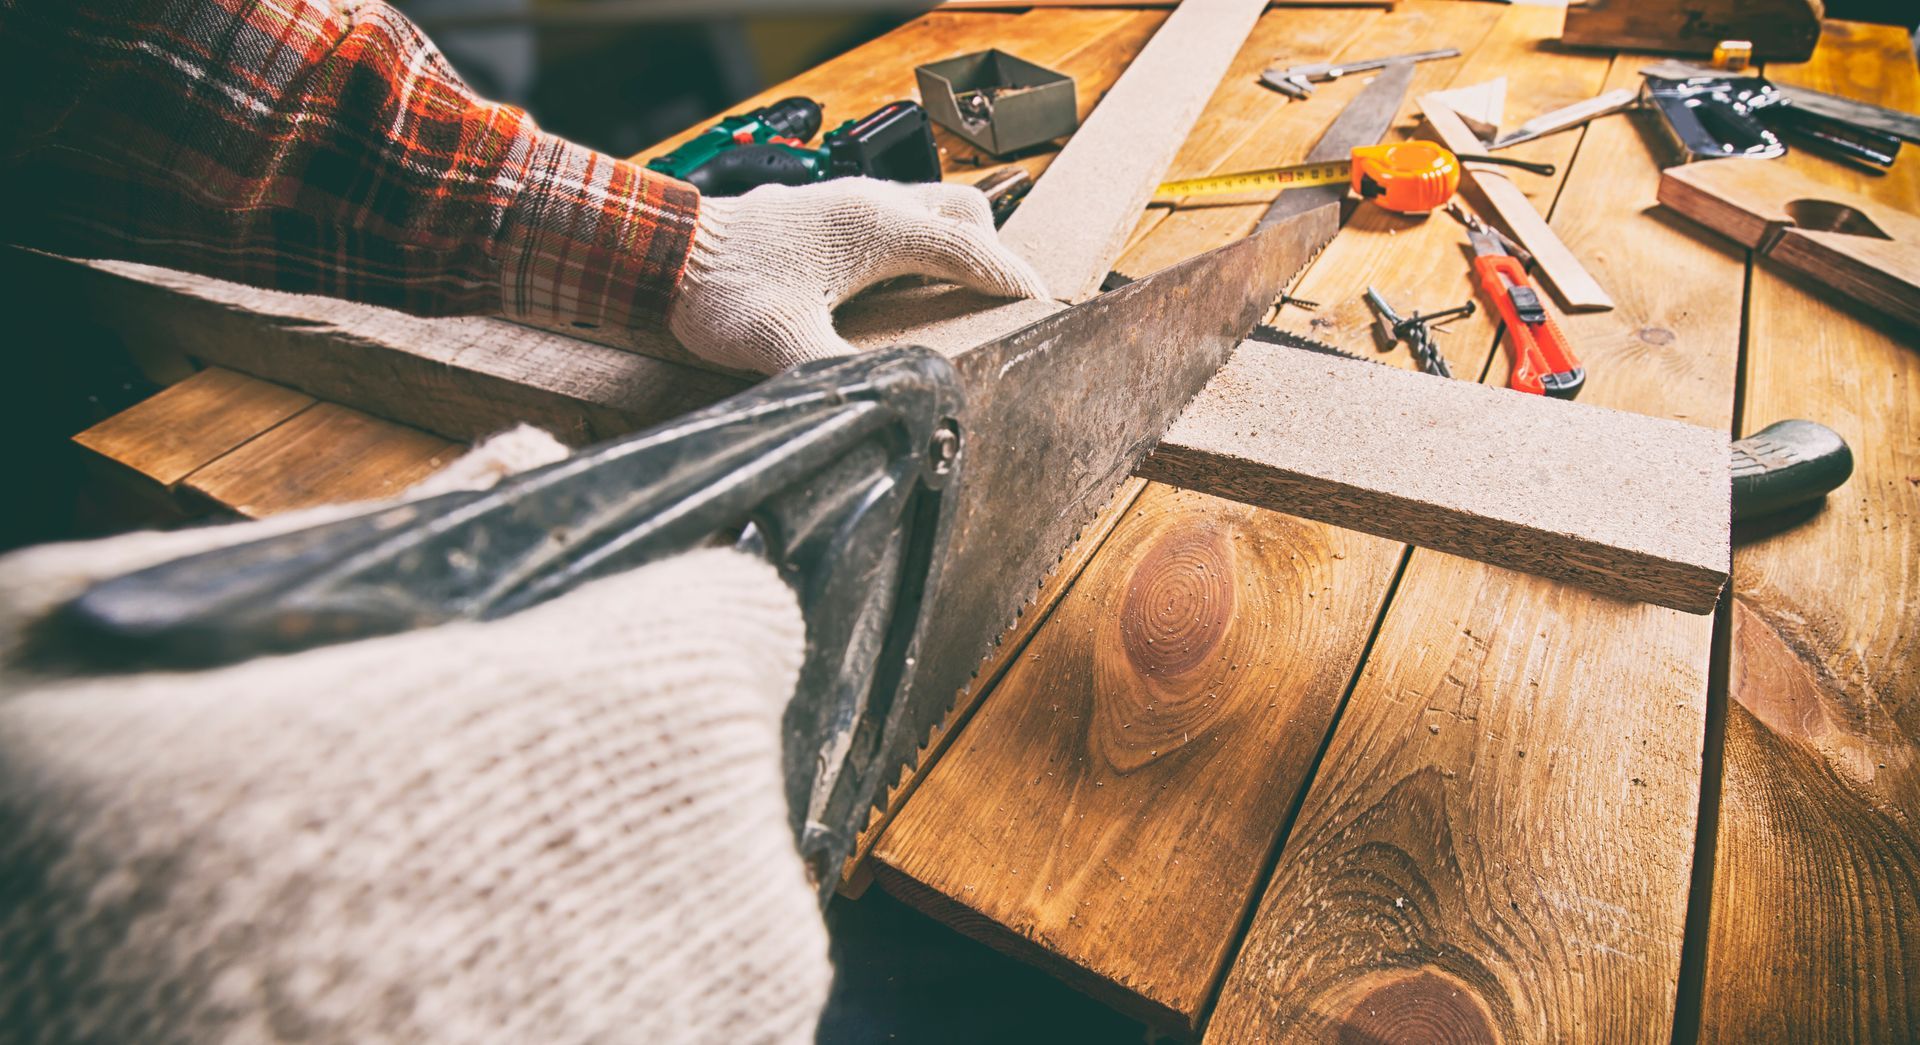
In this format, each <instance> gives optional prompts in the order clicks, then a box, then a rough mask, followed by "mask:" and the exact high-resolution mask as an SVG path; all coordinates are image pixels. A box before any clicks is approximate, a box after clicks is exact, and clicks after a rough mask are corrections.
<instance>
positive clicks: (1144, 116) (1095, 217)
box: [1000, 0, 1263, 301]
mask: <svg viewBox="0 0 1920 1045" xmlns="http://www.w3.org/2000/svg"><path fill="white" fill-rule="evenodd" d="M1262 6H1263V5H1262V4H1261V3H1260V2H1259V0H1186V2H1185V3H1182V4H1181V5H1180V6H1179V7H1178V8H1177V9H1176V10H1175V11H1174V13H1173V15H1172V16H1171V17H1169V18H1168V19H1167V21H1166V23H1165V24H1164V25H1162V26H1161V27H1160V31H1159V32H1158V33H1155V34H1154V37H1153V39H1152V40H1151V41H1150V42H1149V43H1148V44H1147V46H1146V48H1145V49H1144V50H1142V51H1141V52H1140V54H1139V56H1138V57H1136V58H1135V59H1134V61H1133V63H1132V64H1131V65H1129V66H1128V67H1127V71H1126V72H1125V73H1124V74H1122V76H1121V77H1120V80H1119V81H1118V82H1117V83H1115V84H1114V85H1113V87H1112V89H1110V90H1109V91H1108V92H1107V94H1106V97H1105V98H1104V99H1102V100H1101V103H1100V107H1099V108H1097V109H1095V110H1094V112H1093V115H1092V116H1090V117H1088V118H1087V120H1086V122H1085V123H1084V124H1082V125H1081V127H1080V129H1079V130H1078V131H1076V132H1075V133H1074V136H1073V137H1072V138H1071V139H1070V140H1069V141H1068V143H1067V147H1066V148H1065V149H1064V150H1062V151H1061V154H1060V158H1059V159H1058V160H1057V161H1056V162H1055V163H1054V164H1053V166H1052V167H1050V168H1048V173H1047V175H1046V176H1045V177H1043V178H1041V179H1040V181H1039V182H1038V183H1036V184H1035V185H1034V187H1033V191H1032V192H1030V193H1028V194H1027V198H1026V200H1025V201H1024V202H1022V203H1021V205H1020V209H1019V210H1017V211H1015V212H1014V214H1013V217H1011V218H1009V219H1007V223H1006V225H1005V226H1004V227H1003V228H1002V229H1001V230H1000V238H1001V241H1002V242H1003V243H1005V244H1006V245H1007V246H1008V247H1009V248H1011V249H1012V250H1013V251H1014V252H1015V253H1017V254H1019V255H1020V256H1021V257H1023V258H1025V259H1026V260H1027V261H1029V262H1031V263H1032V264H1033V266H1034V268H1035V269H1037V270H1038V271H1039V273H1040V276H1041V279H1042V280H1043V281H1044V282H1045V283H1046V285H1047V287H1048V288H1049V289H1050V290H1051V291H1052V293H1053V296H1054V297H1056V298H1060V299H1063V300H1069V301H1083V300H1085V299H1086V298H1089V297H1091V296H1093V295H1094V294H1096V293H1098V292H1099V288H1100V282H1101V280H1103V279H1105V278H1106V275H1107V272H1108V270H1109V269H1111V268H1112V267H1113V263H1114V260H1115V259H1116V258H1118V257H1119V255H1120V253H1121V251H1122V249H1123V248H1124V247H1125V246H1126V242H1127V238H1128V234H1129V233H1130V232H1132V231H1133V228H1134V226H1135V225H1136V224H1137V223H1138V222H1139V220H1140V214H1141V211H1142V210H1143V209H1144V207H1145V206H1146V202H1147V199H1148V197H1150V196H1152V195H1153V189H1154V186H1156V185H1158V184H1159V183H1160V181H1161V179H1162V178H1163V177H1165V175H1166V173H1167V168H1168V166H1169V165H1170V164H1171V163H1172V162H1173V158H1174V154H1175V153H1177V152H1178V151H1179V149H1180V144H1181V143H1182V142H1183V141H1185V140H1186V138H1187V134H1188V132H1189V131H1191V130H1192V129H1193V125H1194V121H1195V120H1196V119H1198V117H1199V115H1200V110H1201V108H1202V106H1204V105H1205V104H1206V102H1207V99H1208V97H1210V96H1211V95H1212V94H1213V92H1214V88H1215V87H1216V85H1218V84H1219V82H1220V78H1221V77H1222V76H1223V75H1224V74H1225V73H1226V71H1227V67H1228V66H1229V65H1230V64H1231V63H1232V61H1233V58H1234V55H1235V54H1237V53H1238V52H1239V50H1240V45H1241V43H1242V42H1244V41H1245V40H1246V38H1247V34H1248V33H1249V32H1251V31H1252V29H1253V24H1254V21H1255V20H1256V19H1257V18H1259V16H1260V11H1261V9H1262Z"/></svg>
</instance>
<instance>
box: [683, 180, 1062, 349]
mask: <svg viewBox="0 0 1920 1045" xmlns="http://www.w3.org/2000/svg"><path fill="white" fill-rule="evenodd" d="M907 275H924V276H933V277H936V278H939V279H944V280H951V281H953V282H955V283H961V284H964V285H966V286H969V287H972V288H974V289H976V290H979V291H982V292H984V293H988V294H993V295H997V296H1001V297H1027V298H1034V297H1044V296H1046V292H1047V291H1046V286H1045V285H1044V284H1043V283H1041V281H1040V277H1039V275H1037V274H1036V273H1035V272H1034V271H1033V268H1032V266H1030V265H1028V264H1027V263H1026V262H1025V261H1022V260H1021V259H1020V258H1018V257H1017V256H1015V255H1014V253H1013V252H1012V251H1010V250H1008V249H1007V248H1006V247H1003V246H1001V245H1000V240H999V237H998V235H997V234H996V233H995V231H994V228H993V213H992V210H991V208H989V207H988V205H987V198H986V197H985V196H984V195H982V194H981V193H980V190H978V189H976V188H973V187H972V186H968V185H941V184H927V185H902V184H899V183H896V182H888V181H877V180H874V179H872V178H842V179H837V180H834V181H826V182H820V183H818V184H815V185H804V186H789V185H763V186H761V187H760V188H757V189H754V190H753V191H752V192H749V193H747V194H746V195H744V196H737V197H733V198H730V199H726V198H715V197H703V198H701V200H700V223H699V227H698V229H697V230H696V231H695V233H694V237H693V251H692V253H691V254H689V255H688V257H687V266H686V270H685V271H684V272H683V273H682V274H681V277H680V286H679V288H678V289H677V290H676V291H675V292H674V298H673V301H672V303H671V304H670V305H669V306H668V308H667V325H668V326H669V327H671V328H672V330H673V333H674V336H675V337H677V338H679V339H680V342H681V343H682V344H684V345H685V346H686V347H687V348H688V349H689V350H691V351H692V352H694V353H695V354H696V355H699V356H701V357H703V358H705V359H708V360H711V361H713V362H715V363H719V364H721V365H723V366H729V367H733V368H735V369H738V370H753V371H758V372H760V373H767V374H770V373H774V372H776V371H780V370H784V369H786V368H787V367H790V366H793V365H794V364H796V363H801V362H805V361H806V360H809V359H825V358H828V357H830V356H844V355H850V354H852V353H853V352H854V351H856V350H855V349H854V347H853V346H852V345H850V344H848V343H847V341H846V340H845V339H844V338H842V337H841V336H840V335H839V334H837V333H835V332H834V329H833V310H834V308H835V307H837V306H838V305H839V304H840V303H841V302H843V301H846V300H847V299H848V298H850V297H852V296H853V295H854V294H856V293H859V292H860V291H861V290H863V289H865V288H866V287H869V286H872V285H873V284H875V283H877V282H879V281H881V280H885V279H892V278H893V277H895V276H907Z"/></svg>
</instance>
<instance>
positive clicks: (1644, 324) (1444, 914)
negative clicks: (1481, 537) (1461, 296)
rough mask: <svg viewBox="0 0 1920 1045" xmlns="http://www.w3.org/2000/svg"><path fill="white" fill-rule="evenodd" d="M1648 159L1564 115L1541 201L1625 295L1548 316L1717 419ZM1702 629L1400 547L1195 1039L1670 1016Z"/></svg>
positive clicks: (1712, 386)
mask: <svg viewBox="0 0 1920 1045" xmlns="http://www.w3.org/2000/svg"><path fill="white" fill-rule="evenodd" d="M1516 10H1517V9H1516ZM1639 64H1640V63H1639V60H1638V59H1636V58H1632V57H1626V58H1622V59H1620V60H1619V61H1617V62H1615V63H1614V65H1613V67H1612V69H1611V71H1610V72H1609V75H1608V85H1610V86H1611V85H1619V84H1625V83H1629V82H1631V81H1632V80H1634V79H1637V75H1638V74H1637V68H1638V65H1639ZM1512 83H1513V91H1514V95H1515V97H1524V96H1525V94H1526V93H1527V91H1528V87H1527V82H1526V80H1525V79H1523V78H1520V77H1513V78H1512ZM1600 86H1602V85H1600V84H1593V85H1591V87H1590V88H1589V89H1588V90H1587V91H1586V92H1585V93H1586V94H1589V95H1590V94H1592V93H1594V89H1595V88H1599V87H1600ZM1558 137H1566V136H1558ZM1657 180H1658V166H1657V163H1656V161H1655V158H1654V156H1653V155H1652V154H1651V153H1650V152H1649V150H1648V146H1647V143H1646V141H1645V140H1644V139H1643V138H1642V136H1641V134H1640V132H1639V131H1638V129H1637V128H1636V127H1635V126H1634V125H1633V124H1632V123H1631V122H1629V121H1624V120H1622V121H1601V122H1598V123H1595V124H1593V125H1591V126H1590V127H1589V128H1587V129H1586V130H1585V131H1584V132H1581V136H1580V140H1579V154H1578V159H1577V161H1576V162H1575V163H1574V165H1573V168H1572V170H1571V171H1570V172H1569V173H1568V176H1567V179H1566V183H1565V186H1564V188H1563V190H1562V192H1561V194H1560V197H1559V201H1558V203H1557V205H1556V206H1555V207H1554V208H1553V221H1554V225H1555V227H1556V229H1558V231H1559V232H1560V234H1561V235H1562V236H1563V237H1565V238H1566V240H1567V241H1568V243H1569V244H1570V245H1571V246H1574V247H1575V248H1576V249H1580V250H1582V251H1583V252H1584V253H1586V254H1587V255H1588V256H1589V257H1591V258H1593V260H1594V264H1595V266H1596V268H1597V270H1598V271H1599V272H1600V273H1601V274H1602V276H1603V277H1604V278H1605V279H1606V280H1607V281H1608V283H1609V285H1610V286H1612V287H1614V288H1615V292H1616V294H1617V295H1618V298H1619V302H1620V304H1619V307H1618V308H1617V309H1616V310H1615V311H1614V312H1610V313H1588V314H1584V315H1577V316H1568V317H1566V318H1564V319H1563V320H1562V322H1563V324H1564V329H1565V330H1566V332H1567V334H1568V336H1569V337H1570V338H1572V339H1574V340H1575V341H1576V342H1577V343H1578V346H1579V351H1580V353H1581V354H1582V355H1583V356H1584V357H1585V358H1586V359H1587V361H1588V363H1589V366H1590V376H1589V379H1588V387H1587V389H1586V391H1585V393H1583V399H1584V400H1585V401H1586V402H1590V403H1595V404H1597V405H1605V406H1612V407H1615V408H1622V409H1632V410H1636V411H1640V412H1645V413H1650V414H1654V415H1656V416H1666V417H1676V416H1681V417H1686V418H1689V419H1691V420H1693V421H1695V422H1697V423H1701V424H1706V425H1711V426H1715V427H1719V426H1724V425H1726V424H1727V423H1728V422H1729V420H1730V418H1731V411H1732V402H1733V385H1734V370H1735V366H1736V362H1737V357H1738V351H1739V329H1740V325H1739V308H1740V286H1741V268H1742V265H1741V259H1740V257H1739V256H1738V255H1737V254H1734V253H1732V252H1730V251H1727V250H1725V249H1724V248H1721V247H1718V246H1715V245H1712V244H1707V243H1703V242H1701V241H1700V240H1698V239H1696V238H1695V237H1692V236H1690V235H1689V234H1688V233H1686V232H1685V231H1684V230H1683V229H1680V228H1676V227H1673V226H1672V225H1670V224H1669V223H1667V222H1664V221H1662V220H1660V219H1659V218H1657V217H1654V216H1651V215H1649V214H1647V213H1644V211H1645V210H1646V208H1647V207H1648V206H1649V205H1650V204H1651V201H1652V198H1653V193H1654V191H1655V186H1656V184H1657ZM1496 380H1498V378H1496ZM1711 638H1712V635H1711V621H1710V620H1709V619H1707V618H1704V617H1693V616H1687V615H1683V614H1680V613H1678V612H1675V611H1673V610H1668V609H1661V608H1657V607H1652V606H1646V605H1632V604H1628V603H1623V602H1618V601H1615V600H1611V599H1606V598H1602V597H1599V596H1595V595H1591V594H1588V593H1585V592H1581V591H1578V590H1577V589H1573V588H1569V587H1566V586H1563V585H1558V584H1555V583H1553V582H1549V581H1545V580H1541V579H1537V578H1532V577H1525V576H1522V575H1520V574H1516V573H1511V572H1507V571H1502V570H1496V569H1492V568H1490V567H1487V566H1483V565H1480V564H1478V563H1474V562H1470V561H1467V560H1464V559H1460V558H1455V557H1452V556H1447V555H1441V554H1437V553H1433V552H1429V551H1424V550H1421V551H1416V552H1414V553H1413V555H1412V556H1411V558H1410V560H1409V562H1408V565H1407V568H1406V572H1405V574H1404V576H1403V577H1402V579H1401V582H1400V585H1399V587H1398V589H1397V591H1396V593H1395V595H1394V598H1393V602H1392V604H1391V606H1390V608H1389V610H1388V612H1387V614H1386V617H1385V619H1384V621H1383V623H1382V626H1381V631H1380V634H1379V636H1378V638H1377V639H1376V640H1375V642H1374V644H1373V647H1372V651H1371V653H1370V654H1369V656H1368V658H1367V663H1366V667H1365V669H1364V671H1363V672H1362V674H1361V676H1360V678H1359V680H1358V682H1357V684H1356V685H1355V688H1354V691H1353V693H1352V695H1351V697H1350V698H1349V699H1348V702H1347V706H1346V709H1345V711H1344V713H1343V714H1342V716H1341V719H1340V723H1339V726H1338V728H1337V729H1336V730H1335V733H1334V736H1333V740H1332V742H1331V743H1330V745H1329V747H1328V749H1327V752H1326V754H1325V756H1324V758H1323V759H1322V761H1321V768H1320V772H1319V774H1318V776H1317V777H1316V778H1315V780H1314V782H1313V787H1312V789H1311V790H1310V791H1309V793H1308V795H1307V797H1306V800H1305V802H1304V804H1303V806H1302V809H1301V811H1300V814H1299V818H1298V819H1297V821H1296V822H1295V825H1294V828H1293V830H1292V832H1291V833H1290V834H1289V836H1288V838H1287V840H1286V843H1285V846H1284V848H1283V849H1282V851H1281V855H1280V859H1279V863H1278V866H1277V868H1276V870H1275V873H1274V877H1273V881H1272V884H1271V885H1270V886H1269V888H1268V890H1267V892H1266V894H1265V896H1263V897H1262V899H1261V902H1260V907H1259V912H1258V914H1257V915H1256V917H1255V919H1254V921H1253V924H1252V927H1251V929H1250V931H1249V933H1248V935H1247V938H1246V941H1245V943H1244V945H1243V947H1242V949H1241V952H1240V955H1239V958H1238V959H1237V961H1236V962H1235V964H1234V967H1233V971H1232V973H1231V974H1230V976H1229V978H1228V980H1227V983H1226V985H1225V987H1224V988H1223V990H1222V992H1221V996H1220V1001H1219V1003H1218V1006H1217V1008H1216V1009H1215V1012H1214V1015H1213V1017H1212V1020H1211V1021H1210V1023H1209V1025H1208V1030H1207V1037H1208V1040H1209V1041H1218V1042H1252V1041H1282V1040H1285V1041H1300V1040H1382V1041H1390V1040H1435V1041H1437V1040H1457V1041H1484V1040H1516V1041H1556V1040H1598V1041H1644V1042H1666V1041H1668V1040H1669V1039H1670V1035H1671V1027H1672V1019H1673V1000H1674V992H1675V987H1676V983H1677V979H1678V974H1679V963H1680V950H1681V942H1682V936H1683V930H1684V922H1685V914H1686V905H1687V891H1688V878H1689V873H1690V868H1691V864H1692V856H1693V842H1694V828H1695V824H1696V821H1697V813H1698V801H1699V795H1700V759H1701V751H1702V734H1703V726H1704V720H1705V714H1706V699H1707V692H1706V686H1707V676H1708V661H1709V654H1710V648H1709V647H1710V643H1711Z"/></svg>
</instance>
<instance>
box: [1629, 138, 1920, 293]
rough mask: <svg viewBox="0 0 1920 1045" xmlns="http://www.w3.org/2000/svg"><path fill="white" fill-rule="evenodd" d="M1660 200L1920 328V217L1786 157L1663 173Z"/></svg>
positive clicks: (1715, 163) (1724, 162) (1716, 162)
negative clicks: (1794, 164) (1827, 178)
mask: <svg viewBox="0 0 1920 1045" xmlns="http://www.w3.org/2000/svg"><path fill="white" fill-rule="evenodd" d="M1660 202H1661V203H1663V204H1665V205H1666V206H1668V207H1671V208H1673V209H1674V210H1676V211H1679V212H1680V213H1681V214H1684V215H1686V216H1687V217H1689V218H1692V219H1693V220H1694V221H1697V222H1699V223H1700V224H1702V225H1705V226H1707V227H1708V228H1710V229H1713V230H1714V231H1715V232H1718V233H1720V234H1721V235H1723V236H1727V237H1729V238H1731V239H1733V240H1735V241H1737V242H1739V243H1741V244H1743V245H1745V246H1748V247H1752V248H1754V249H1755V250H1758V251H1760V252H1761V253H1762V254H1765V255H1767V256H1768V257H1770V258H1772V259H1773V260H1775V261H1778V262H1779V263H1780V264H1782V265H1785V266H1786V267H1787V268H1790V269H1793V270H1794V271H1796V272H1799V273H1801V274H1802V275H1804V276H1806V277H1808V278H1810V279H1812V280H1814V281H1815V282H1817V283H1819V284H1821V285H1823V286H1827V287H1831V288H1833V289H1834V290H1837V291H1839V292H1840V293H1842V294H1844V295H1846V296H1847V297H1850V298H1854V299H1856V300H1858V301H1862V302H1865V303H1866V304H1868V305H1870V306H1872V307H1874V308H1877V309H1879V310H1880V311H1882V312H1885V313H1887V314H1888V315H1890V316H1893V317H1894V318H1895V319H1898V320H1901V321H1902V322H1905V323H1911V324H1914V325H1920V217H1915V216H1914V215H1913V214H1912V213H1911V212H1909V211H1907V210H1905V209H1903V208H1901V207H1898V206H1894V205H1891V204H1888V203H1883V202H1881V201H1880V200H1877V199H1874V198H1873V197H1871V196H1868V195H1866V194H1865V193H1860V192H1851V191H1848V190H1847V189H1845V188H1842V187H1840V186H1838V185H1835V184H1833V183H1832V182H1831V181H1821V180H1819V179H1816V178H1814V177H1811V176H1809V175H1807V174H1804V173H1801V172H1799V171H1796V170H1794V169H1793V168H1791V167H1789V166H1787V165H1785V164H1780V163H1772V162H1762V161H1758V160H1714V161H1711V162H1707V163H1692V164H1688V165H1686V166H1683V167H1674V168H1671V169H1669V170H1667V171H1666V172H1665V173H1664V174H1662V175H1661V176H1660Z"/></svg>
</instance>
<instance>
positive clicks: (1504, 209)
mask: <svg viewBox="0 0 1920 1045" xmlns="http://www.w3.org/2000/svg"><path fill="white" fill-rule="evenodd" d="M1420 111H1421V112H1422V113H1423V114H1425V116H1426V118H1427V125H1428V126H1429V127H1431V128H1433V133H1434V134H1435V136H1437V137H1438V138H1439V139H1440V144H1442V145H1445V146H1446V147H1447V148H1448V149H1449V150H1451V151H1452V152H1453V153H1455V154H1456V155H1469V154H1472V153H1478V152H1483V151H1485V148H1486V146H1485V145H1484V143H1482V142H1481V141H1480V139H1479V138H1478V137H1476V136H1475V135H1474V133H1473V131H1471V130H1469V129H1468V127H1467V125H1466V123H1465V122H1463V121H1462V120H1461V119H1460V117H1459V115H1458V114H1456V113H1455V112H1454V111H1453V110H1452V109H1449V108H1447V106H1446V104H1445V103H1444V102H1443V101H1441V100H1440V99H1437V98H1435V97H1434V96H1432V95H1422V96H1421V98H1420ZM1461 171H1462V176H1463V179H1464V181H1463V184H1466V183H1471V185H1472V187H1473V189H1475V190H1476V191H1477V192H1478V194H1479V200H1480V201H1481V202H1484V203H1485V204H1486V205H1487V207H1488V208H1490V209H1491V210H1492V211H1493V215H1492V217H1493V219H1494V222H1495V223H1496V224H1498V225H1500V226H1503V227H1504V228H1505V229H1506V230H1507V232H1509V233H1511V234H1512V236H1513V238H1514V239H1516V240H1518V241H1520V245H1521V246H1523V247H1525V248H1527V252H1528V253H1530V254H1532V255H1533V258H1534V261H1533V263H1534V266H1535V270H1536V271H1538V272H1539V273H1540V275H1541V276H1542V277H1544V278H1545V280H1546V283H1547V286H1548V287H1550V288H1552V290H1553V292H1554V294H1556V295H1558V297H1559V298H1560V303H1561V304H1562V305H1563V306H1565V307H1566V308H1567V310H1568V311H1572V312H1585V311H1603V310H1605V309H1610V308H1612V307H1613V298H1612V297H1611V296H1609V295H1608V294H1607V292H1606V290H1605V289H1604V288H1602V287H1601V286H1600V283H1599V282H1598V281H1597V280H1595V279H1594V278H1593V274H1592V273H1591V272H1588V271H1587V268H1586V266H1585V265H1583V264H1581V262H1580V259H1579V258H1577V257H1574V254H1573V251H1571V250H1568V249H1567V245H1566V244H1565V243H1564V242H1562V241H1561V239H1560V237H1559V235H1558V234H1557V233H1555V232H1554V231H1553V228H1552V227H1551V226H1549V225H1548V224H1547V221H1546V219H1545V218H1542V217H1541V216H1540V212H1539V211H1537V210H1535V209H1534V207H1533V203H1532V202H1531V201H1529V200H1528V199H1527V196H1526V193H1523V192H1521V191H1520V187H1519V186H1517V185H1515V184H1514V183H1513V182H1512V181H1511V180H1509V179H1508V178H1507V176H1506V175H1505V174H1504V173H1502V172H1501V171H1500V168H1498V167H1496V166H1491V165H1488V164H1484V163H1471V162H1463V163H1462V164H1461Z"/></svg>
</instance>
